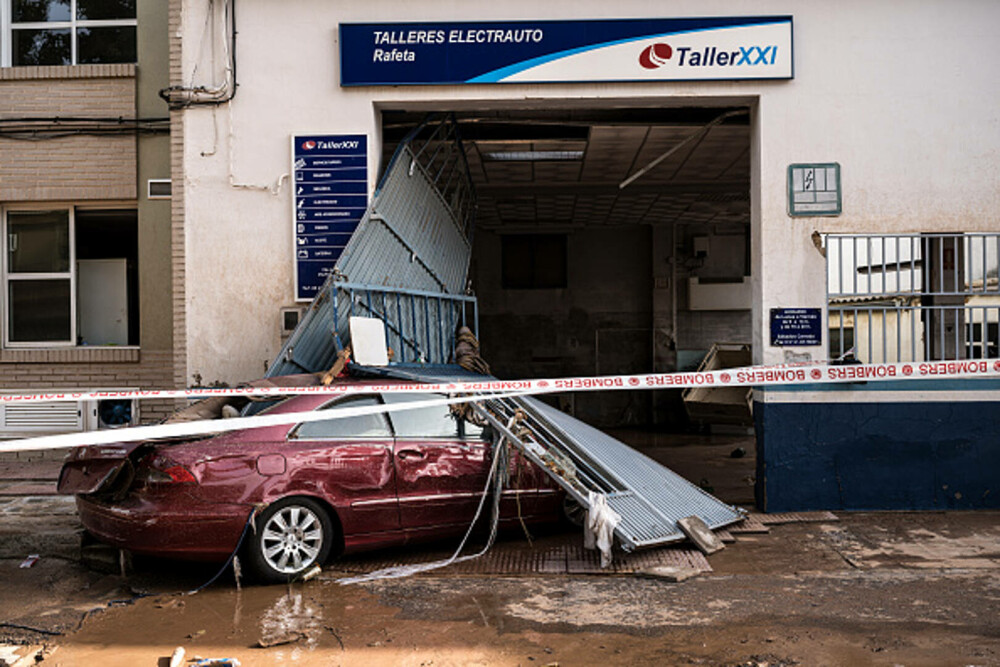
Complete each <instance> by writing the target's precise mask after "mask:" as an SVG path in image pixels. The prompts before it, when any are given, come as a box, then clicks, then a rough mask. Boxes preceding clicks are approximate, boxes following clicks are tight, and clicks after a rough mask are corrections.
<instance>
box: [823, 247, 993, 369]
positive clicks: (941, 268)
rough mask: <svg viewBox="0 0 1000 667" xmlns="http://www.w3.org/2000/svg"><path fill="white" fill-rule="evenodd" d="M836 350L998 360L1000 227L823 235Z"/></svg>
mask: <svg viewBox="0 0 1000 667" xmlns="http://www.w3.org/2000/svg"><path fill="white" fill-rule="evenodd" d="M825 247H826V258H827V297H828V308H827V314H828V326H829V334H830V356H831V357H832V358H850V357H853V358H855V359H857V360H858V361H861V362H864V363H883V362H895V361H936V360H944V359H996V358H1000V349H998V348H1000V331H998V322H1000V284H998V280H997V265H998V258H1000V233H968V234H943V233H928V234H887V235H870V234H856V235H851V234H843V235H841V234H837V235H832V234H831V235H828V236H826V238H825Z"/></svg>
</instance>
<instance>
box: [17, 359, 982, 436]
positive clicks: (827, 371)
mask: <svg viewBox="0 0 1000 667" xmlns="http://www.w3.org/2000/svg"><path fill="white" fill-rule="evenodd" d="M988 377H1000V360H978V359H977V360H962V361H929V362H900V363H892V364H864V365H843V366H835V365H829V364H785V365H780V366H769V367H768V366H758V367H744V368H727V369H722V370H716V371H703V372H692V373H647V374H639V375H606V376H601V377H567V378H551V379H540V380H494V381H481V382H444V383H408V382H403V383H400V382H371V383H366V384H359V385H356V384H339V385H338V384H334V385H330V386H328V387H327V386H317V387H237V388H220V389H180V390H163V391H160V390H150V391H143V390H139V391H96V392H52V393H32V394H8V395H0V404H4V403H6V404H10V403H41V402H60V401H87V400H102V399H140V400H149V399H179V398H210V397H214V396H265V397H266V396H293V395H308V394H322V395H329V396H331V397H336V396H346V395H351V394H373V393H444V394H477V395H468V396H458V397H452V398H441V399H431V400H420V401H412V402H407V403H399V404H395V405H376V406H365V407H358V408H343V409H338V410H321V411H309V412H294V413H283V414H276V415H259V416H254V417H237V418H232V419H212V420H204V421H197V422H182V423H175V424H158V425H155V426H136V427H130V428H126V429H117V430H107V431H89V432H84V433H67V434H62V435H51V436H41V437H35V438H25V439H21V440H11V441H7V442H3V443H0V452H14V451H30V450H38V449H56V448H62V447H83V446H88V445H98V444H108V443H116V442H130V441H136V440H149V439H154V438H176V437H189V436H198V435H206V434H213V433H222V432H226V431H236V430H242V429H246V428H259V427H264V426H273V425H278V424H294V423H300V422H307V421H324V420H330V419H342V418H344V417H352V416H357V415H362V414H373V413H380V412H394V411H397V410H412V409H416V408H421V407H431V406H434V405H451V404H455V403H467V402H474V401H480V400H486V399H490V398H496V397H499V396H503V397H509V396H524V395H530V394H544V393H557V392H563V391H604V390H623V389H632V390H637V389H663V388H674V389H685V388H689V387H726V386H754V387H760V386H775V385H807V384H821V383H846V382H877V381H887V380H907V379H946V378H949V379H955V378H988ZM484 393H485V394H487V395H482V394H484Z"/></svg>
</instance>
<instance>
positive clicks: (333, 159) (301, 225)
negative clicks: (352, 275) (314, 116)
mask: <svg viewBox="0 0 1000 667" xmlns="http://www.w3.org/2000/svg"><path fill="white" fill-rule="evenodd" d="M292 174H293V175H294V179H295V197H294V198H293V200H294V207H295V208H294V211H293V218H294V225H295V298H296V299H297V300H299V301H303V300H309V299H312V298H313V297H314V296H316V293H317V292H318V291H319V288H320V287H322V286H323V282H324V281H326V279H327V276H329V275H330V273H331V272H332V271H333V267H334V265H335V264H336V263H337V259H338V258H339V257H340V253H341V252H342V251H343V249H344V247H345V246H346V245H347V242H348V241H349V240H350V239H351V234H353V233H354V230H355V229H356V228H357V226H358V222H359V221H360V220H361V218H362V216H364V214H365V209H366V208H367V207H368V137H367V136H366V135H364V134H324V135H307V136H296V137H292Z"/></svg>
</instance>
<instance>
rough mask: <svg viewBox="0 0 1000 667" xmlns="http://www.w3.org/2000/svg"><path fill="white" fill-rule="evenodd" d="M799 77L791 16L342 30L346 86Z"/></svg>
mask: <svg viewBox="0 0 1000 667" xmlns="http://www.w3.org/2000/svg"><path fill="white" fill-rule="evenodd" d="M792 76H793V72H792V17H791V16H753V17H747V16H741V17H712V18H676V19H619V20H604V21H600V20H596V21H503V22H486V23H482V22H462V23H341V24H340V84H341V85H342V86H381V85H408V84H409V85H416V84H476V83H556V82H599V81H685V80H729V79H790V78H792Z"/></svg>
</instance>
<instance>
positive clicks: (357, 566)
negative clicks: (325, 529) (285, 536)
mask: <svg viewBox="0 0 1000 667" xmlns="http://www.w3.org/2000/svg"><path fill="white" fill-rule="evenodd" d="M450 555H451V554H450V553H449V552H445V551H438V550H426V549H420V550H417V551H408V552H400V551H399V550H394V551H392V552H389V553H387V554H384V555H379V554H367V555H363V556H357V557H351V558H345V559H342V560H340V561H337V562H336V563H334V564H333V565H332V566H331V567H330V570H331V574H332V572H333V571H335V572H337V573H344V574H365V573H368V572H372V571H374V570H380V569H383V568H388V567H398V566H401V565H414V564H417V563H427V562H431V561H435V560H441V559H444V558H447V557H448V556H450ZM657 566H673V567H681V568H687V569H693V570H697V571H699V572H711V571H712V566H711V565H709V564H708V560H706V558H705V556H704V554H702V553H701V552H700V551H698V550H696V549H689V548H685V547H664V548H661V549H648V550H644V551H639V552H634V553H622V552H615V559H614V562H612V564H611V566H610V567H608V568H606V569H601V560H600V554H599V553H598V552H596V551H589V550H587V549H584V548H583V545H581V544H578V543H575V544H570V543H568V542H564V543H561V544H556V545H548V546H541V545H539V544H537V543H536V545H535V546H534V547H529V546H528V545H526V544H525V543H523V542H518V543H510V544H497V545H495V546H494V547H493V549H491V550H490V551H489V552H488V553H487V554H486V555H484V556H481V557H480V558H476V559H474V560H470V561H465V562H462V563H456V564H454V565H450V566H448V567H446V568H443V569H440V570H434V571H433V572H432V574H434V575H442V574H444V575H465V574H472V575H523V574H632V573H635V572H638V571H640V570H645V569H648V568H651V567H657Z"/></svg>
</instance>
